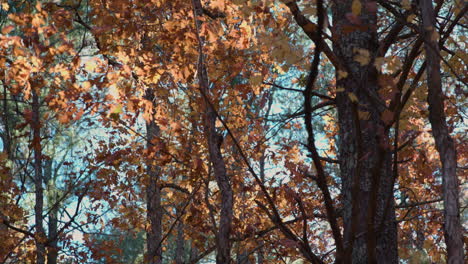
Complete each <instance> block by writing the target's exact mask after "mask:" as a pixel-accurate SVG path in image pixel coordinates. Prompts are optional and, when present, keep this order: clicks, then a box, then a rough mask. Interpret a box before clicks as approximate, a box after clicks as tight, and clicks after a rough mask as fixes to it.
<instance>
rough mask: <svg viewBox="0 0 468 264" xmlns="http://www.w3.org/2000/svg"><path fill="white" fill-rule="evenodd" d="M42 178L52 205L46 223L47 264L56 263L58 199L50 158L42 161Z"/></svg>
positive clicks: (48, 199) (49, 202)
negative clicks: (47, 242)
mask: <svg viewBox="0 0 468 264" xmlns="http://www.w3.org/2000/svg"><path fill="white" fill-rule="evenodd" d="M44 163H45V164H44V179H45V182H46V185H47V202H48V204H49V205H51V206H52V207H51V208H50V212H49V215H48V220H49V222H48V223H47V228H48V234H47V235H48V239H49V245H48V247H47V264H57V258H58V252H59V248H58V237H57V236H58V234H57V233H58V209H59V205H60V203H59V201H57V198H58V197H57V195H56V190H57V187H56V186H55V178H54V177H53V175H52V163H53V162H52V159H48V160H45V161H44Z"/></svg>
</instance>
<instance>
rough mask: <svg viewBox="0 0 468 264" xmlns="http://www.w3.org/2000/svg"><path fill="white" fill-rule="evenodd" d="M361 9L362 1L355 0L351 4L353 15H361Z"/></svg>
mask: <svg viewBox="0 0 468 264" xmlns="http://www.w3.org/2000/svg"><path fill="white" fill-rule="evenodd" d="M361 11H362V4H361V1H359V0H353V3H352V4H351V12H353V15H355V16H360V15H361Z"/></svg>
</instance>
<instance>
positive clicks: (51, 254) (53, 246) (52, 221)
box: [47, 204, 59, 264]
mask: <svg viewBox="0 0 468 264" xmlns="http://www.w3.org/2000/svg"><path fill="white" fill-rule="evenodd" d="M57 226H58V204H55V205H54V206H53V207H52V209H51V210H50V213H49V223H48V228H49V240H50V242H49V246H48V249H47V264H57V258H58V251H59V248H58V243H57Z"/></svg>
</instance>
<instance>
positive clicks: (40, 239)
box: [31, 89, 47, 264]
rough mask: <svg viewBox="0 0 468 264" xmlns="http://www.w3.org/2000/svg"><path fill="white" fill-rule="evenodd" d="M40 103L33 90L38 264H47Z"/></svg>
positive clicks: (33, 143)
mask: <svg viewBox="0 0 468 264" xmlns="http://www.w3.org/2000/svg"><path fill="white" fill-rule="evenodd" d="M40 118H41V117H40V102H39V95H38V94H37V91H35V90H34V89H33V90H32V125H31V127H32V130H33V141H32V146H33V149H34V187H35V190H34V194H35V204H34V214H35V218H34V219H35V225H36V234H35V236H36V237H35V239H36V263H37V264H43V263H45V256H46V246H45V242H46V241H47V237H46V235H45V231H44V225H43V224H44V223H43V222H44V217H43V214H44V187H43V175H42V147H41V121H40Z"/></svg>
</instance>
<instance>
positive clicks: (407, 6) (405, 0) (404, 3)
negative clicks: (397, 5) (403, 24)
mask: <svg viewBox="0 0 468 264" xmlns="http://www.w3.org/2000/svg"><path fill="white" fill-rule="evenodd" d="M401 6H402V7H403V8H404V9H405V10H410V9H411V2H410V0H403V1H401Z"/></svg>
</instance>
